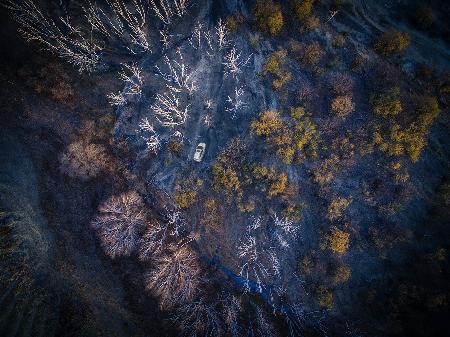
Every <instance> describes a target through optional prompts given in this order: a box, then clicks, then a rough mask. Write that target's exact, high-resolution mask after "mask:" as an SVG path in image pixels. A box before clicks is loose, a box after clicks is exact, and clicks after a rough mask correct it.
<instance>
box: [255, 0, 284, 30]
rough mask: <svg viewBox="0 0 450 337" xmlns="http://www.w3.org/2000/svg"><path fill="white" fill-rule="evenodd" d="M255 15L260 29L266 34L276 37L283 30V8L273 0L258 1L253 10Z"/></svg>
mask: <svg viewBox="0 0 450 337" xmlns="http://www.w3.org/2000/svg"><path fill="white" fill-rule="evenodd" d="M253 15H254V17H255V21H256V24H257V25H258V28H259V29H260V30H261V31H262V32H264V33H270V34H271V35H273V36H275V35H277V34H278V33H279V32H280V31H281V29H282V28H283V24H284V20H283V14H282V13H281V8H280V6H279V5H276V4H274V3H273V1H272V0H258V1H257V3H256V5H255V7H254V8H253Z"/></svg>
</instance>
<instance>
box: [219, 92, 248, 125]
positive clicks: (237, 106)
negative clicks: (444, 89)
mask: <svg viewBox="0 0 450 337" xmlns="http://www.w3.org/2000/svg"><path fill="white" fill-rule="evenodd" d="M243 96H244V89H242V88H240V87H235V88H234V94H233V95H232V96H228V98H227V103H228V106H226V107H225V111H226V112H228V113H230V114H231V119H234V118H236V116H237V113H238V112H239V111H241V110H243V109H244V108H246V107H247V106H248V104H247V103H246V102H245V101H244V100H243Z"/></svg>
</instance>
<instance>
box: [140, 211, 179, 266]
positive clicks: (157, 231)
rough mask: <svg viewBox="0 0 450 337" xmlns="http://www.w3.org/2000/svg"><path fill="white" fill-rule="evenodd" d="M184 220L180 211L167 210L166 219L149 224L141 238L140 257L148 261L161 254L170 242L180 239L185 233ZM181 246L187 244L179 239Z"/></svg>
mask: <svg viewBox="0 0 450 337" xmlns="http://www.w3.org/2000/svg"><path fill="white" fill-rule="evenodd" d="M184 227H185V224H184V220H183V219H182V218H181V215H180V212H178V211H169V210H166V219H165V221H162V222H157V223H154V224H152V225H151V226H149V227H148V228H147V230H146V232H145V234H144V235H143V236H142V238H141V240H140V246H139V259H140V260H141V261H148V260H150V259H152V257H154V256H156V255H158V254H160V253H161V252H162V251H163V250H164V249H165V248H166V247H167V246H169V244H170V242H171V241H173V240H179V239H180V238H181V236H182V234H183V233H184ZM178 244H179V245H180V246H181V245H183V244H186V241H184V243H183V242H182V241H179V242H178Z"/></svg>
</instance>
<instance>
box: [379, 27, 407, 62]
mask: <svg viewBox="0 0 450 337" xmlns="http://www.w3.org/2000/svg"><path fill="white" fill-rule="evenodd" d="M409 42H410V37H409V35H408V33H402V32H399V31H397V30H390V31H387V32H385V33H382V34H381V35H380V36H379V37H378V38H377V39H376V40H375V42H374V44H373V47H374V49H375V51H376V52H377V53H379V54H381V55H384V56H389V55H393V54H397V53H400V52H402V51H403V50H405V49H406V48H407V47H408V45H409Z"/></svg>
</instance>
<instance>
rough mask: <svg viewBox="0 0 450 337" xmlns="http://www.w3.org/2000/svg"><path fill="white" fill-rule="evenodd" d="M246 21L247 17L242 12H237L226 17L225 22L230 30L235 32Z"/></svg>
mask: <svg viewBox="0 0 450 337" xmlns="http://www.w3.org/2000/svg"><path fill="white" fill-rule="evenodd" d="M244 22H245V17H244V16H243V15H242V14H241V13H235V14H233V15H231V16H229V17H228V18H227V19H226V21H225V24H226V26H227V28H228V29H229V31H230V32H232V33H235V32H236V31H237V30H238V29H239V27H241V26H242V25H243V24H244Z"/></svg>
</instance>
